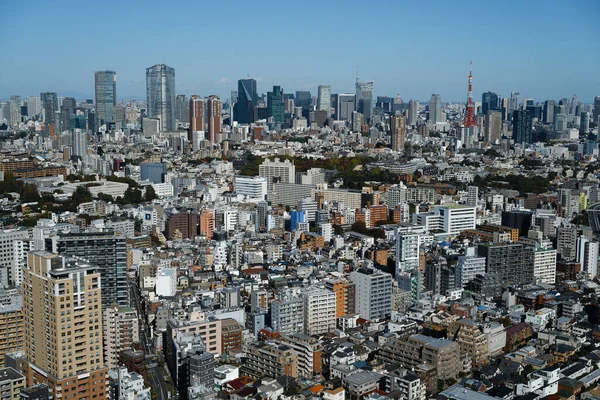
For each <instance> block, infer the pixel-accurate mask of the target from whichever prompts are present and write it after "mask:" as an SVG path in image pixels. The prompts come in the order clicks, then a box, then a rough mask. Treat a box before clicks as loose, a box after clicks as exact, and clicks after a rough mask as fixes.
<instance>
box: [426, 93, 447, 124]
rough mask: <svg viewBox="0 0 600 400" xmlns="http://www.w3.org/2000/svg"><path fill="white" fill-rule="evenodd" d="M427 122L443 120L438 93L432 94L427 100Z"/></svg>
mask: <svg viewBox="0 0 600 400" xmlns="http://www.w3.org/2000/svg"><path fill="white" fill-rule="evenodd" d="M429 122H431V123H432V124H435V123H436V122H444V114H443V111H442V98H441V97H440V95H439V94H435V93H434V94H432V95H431V100H429Z"/></svg>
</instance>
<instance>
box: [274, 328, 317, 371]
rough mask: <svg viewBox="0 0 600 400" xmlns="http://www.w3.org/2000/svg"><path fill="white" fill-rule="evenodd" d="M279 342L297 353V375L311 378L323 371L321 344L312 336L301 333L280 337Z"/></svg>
mask: <svg viewBox="0 0 600 400" xmlns="http://www.w3.org/2000/svg"><path fill="white" fill-rule="evenodd" d="M277 342H279V343H281V344H284V345H286V346H288V347H290V348H292V350H294V351H295V352H296V353H298V375H299V376H300V377H303V378H308V379H313V378H314V377H315V376H318V375H320V374H321V372H322V371H323V367H322V358H323V344H322V343H321V342H320V341H319V340H317V339H316V338H314V337H311V336H307V335H305V334H303V333H296V334H294V335H292V336H288V337H285V336H284V337H281V338H280V339H278V341H277Z"/></svg>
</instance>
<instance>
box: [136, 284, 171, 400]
mask: <svg viewBox="0 0 600 400" xmlns="http://www.w3.org/2000/svg"><path fill="white" fill-rule="evenodd" d="M129 283H130V284H129V288H130V292H131V299H132V300H133V302H132V303H133V305H134V306H135V308H136V310H137V312H138V318H139V320H140V333H141V334H140V343H141V345H142V349H143V350H144V353H145V354H146V356H148V355H154V354H155V350H154V344H153V342H152V340H150V337H149V329H148V326H147V325H146V318H145V314H144V310H143V309H142V303H141V300H140V295H139V292H138V290H139V289H138V288H137V286H136V285H135V282H131V281H130V282H129ZM160 358H161V357H160V356H159V359H160ZM156 361H157V360H156V357H151V358H150V357H146V369H147V370H148V374H149V375H150V385H151V387H152V389H154V392H155V393H156V395H157V399H158V400H168V398H169V396H168V393H169V388H168V387H167V382H166V380H165V376H164V372H163V371H162V370H161V368H160V367H159V366H158V365H157V362H156Z"/></svg>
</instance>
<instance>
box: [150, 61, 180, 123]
mask: <svg viewBox="0 0 600 400" xmlns="http://www.w3.org/2000/svg"><path fill="white" fill-rule="evenodd" d="M146 100H147V103H148V116H149V117H150V118H160V120H161V128H162V130H163V131H174V130H175V120H176V116H175V69H173V68H171V67H169V66H167V65H165V64H157V65H154V66H152V67H150V68H146Z"/></svg>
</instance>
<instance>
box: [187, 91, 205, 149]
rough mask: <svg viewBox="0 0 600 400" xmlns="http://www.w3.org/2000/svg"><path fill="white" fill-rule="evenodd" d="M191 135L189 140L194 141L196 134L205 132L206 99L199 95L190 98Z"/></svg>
mask: <svg viewBox="0 0 600 400" xmlns="http://www.w3.org/2000/svg"><path fill="white" fill-rule="evenodd" d="M189 120H190V133H189V135H188V140H189V141H190V142H192V141H193V139H192V134H193V133H194V132H204V99H203V98H202V97H200V96H198V95H193V96H192V97H190V117H189Z"/></svg>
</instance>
